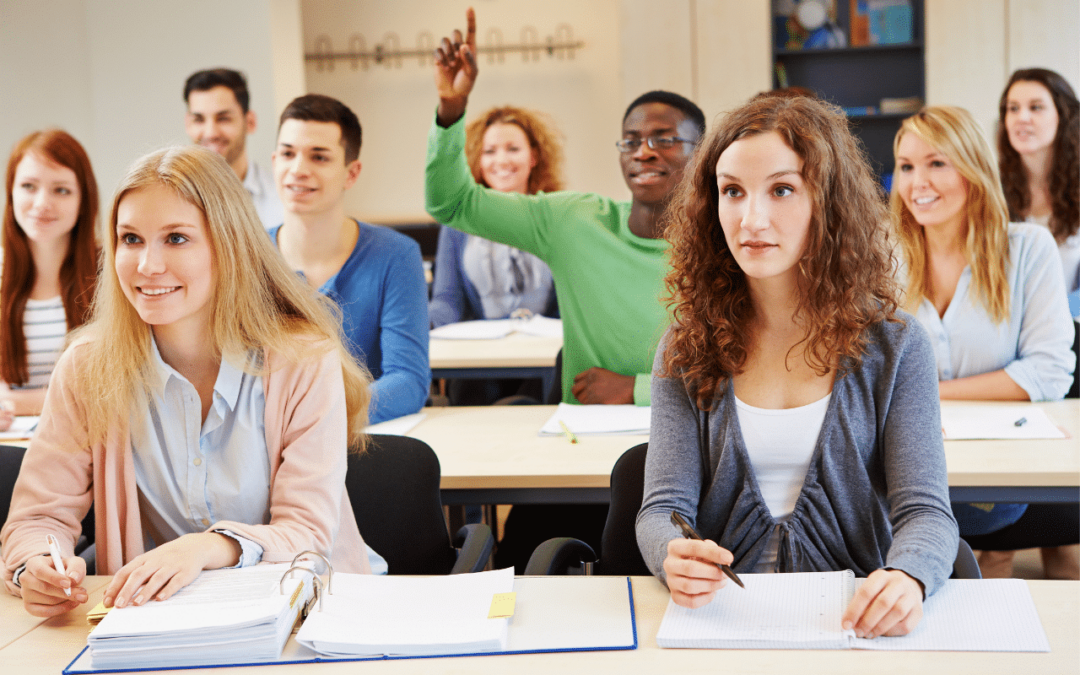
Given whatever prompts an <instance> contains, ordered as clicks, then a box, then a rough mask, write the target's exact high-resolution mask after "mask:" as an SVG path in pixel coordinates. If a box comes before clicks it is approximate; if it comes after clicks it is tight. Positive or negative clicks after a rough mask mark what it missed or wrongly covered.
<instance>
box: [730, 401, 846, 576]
mask: <svg viewBox="0 0 1080 675" xmlns="http://www.w3.org/2000/svg"><path fill="white" fill-rule="evenodd" d="M831 397H832V394H829V395H827V396H825V398H823V399H820V400H818V401H814V402H813V403H811V404H809V405H804V406H800V407H798V408H786V409H782V410H773V409H766V408H755V407H754V406H751V405H747V404H746V403H743V402H742V401H740V400H739V399H738V398H737V397H736V399H735V405H736V410H737V411H738V415H739V427H740V428H741V429H742V437H743V443H744V444H745V445H746V453H747V455H748V456H749V457H750V465H751V467H753V470H754V477H755V478H756V479H757V483H758V488H759V489H760V490H761V497H762V499H764V500H765V506H767V507H768V508H769V513H770V514H771V515H772V517H773V518H775V519H777V520H785V519H787V518H788V517H789V516H790V515H791V512H792V511H793V510H794V509H795V503H796V502H797V501H798V500H799V493H800V492H802V486H803V483H804V482H805V480H806V472H807V470H808V469H809V468H810V459H811V458H812V457H813V455H814V448H816V447H817V439H818V435H819V434H820V433H821V424H822V422H824V421H825V411H826V410H828V408H829V399H830V398H831ZM779 541H780V537H779V534H778V533H777V532H776V531H775V530H774V531H773V533H772V534H771V535H769V543H768V546H767V547H766V549H765V553H764V554H762V556H761V558H760V559H759V560H758V563H757V566H756V567H755V568H754V571H755V572H772V571H773V570H774V567H775V565H776V552H777V547H778V545H779Z"/></svg>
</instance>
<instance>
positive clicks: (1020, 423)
mask: <svg viewBox="0 0 1080 675" xmlns="http://www.w3.org/2000/svg"><path fill="white" fill-rule="evenodd" d="M1025 424H1027V418H1026V417H1021V418H1020V419H1018V420H1016V421H1015V422H1013V426H1014V427H1022V426H1024V425H1025Z"/></svg>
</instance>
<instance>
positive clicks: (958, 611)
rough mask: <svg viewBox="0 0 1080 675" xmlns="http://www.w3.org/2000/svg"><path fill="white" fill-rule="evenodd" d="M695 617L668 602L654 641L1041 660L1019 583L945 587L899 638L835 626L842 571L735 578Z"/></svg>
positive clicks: (1037, 631) (1038, 627) (845, 585)
mask: <svg viewBox="0 0 1080 675" xmlns="http://www.w3.org/2000/svg"><path fill="white" fill-rule="evenodd" d="M741 577H742V580H743V582H744V583H745V584H746V588H745V589H742V588H737V587H735V585H734V584H728V586H727V587H726V588H724V589H723V590H721V591H719V592H718V593H717V594H716V596H715V597H714V598H713V600H712V602H710V603H709V604H707V605H705V606H703V607H699V608H697V609H688V608H686V607H680V606H679V605H676V604H675V603H674V602H673V601H670V600H669V601H668V607H667V611H666V612H665V613H664V618H663V621H662V622H661V624H660V631H659V632H658V633H657V635H656V643H657V644H658V645H660V646H661V647H669V648H687V649H869V650H882V651H986V652H1048V651H1050V644H1049V642H1048V641H1047V639H1046V633H1045V632H1044V631H1043V627H1042V623H1041V622H1040V621H1039V614H1038V612H1037V611H1036V609H1035V603H1034V601H1032V599H1031V593H1030V592H1029V591H1028V587H1027V584H1026V582H1024V581H1023V580H1022V579H950V580H948V581H946V582H945V585H944V586H942V587H941V588H940V589H938V591H937V593H935V594H934V595H932V596H930V597H929V598H927V599H926V601H925V602H924V603H923V617H922V620H921V621H920V622H919V624H918V625H917V626H916V627H915V629H914V630H913V631H912V632H911V633H909V634H908V635H905V636H902V637H878V638H874V639H870V638H858V637H856V636H855V633H854V631H851V630H844V629H843V628H842V627H841V625H840V619H841V617H842V616H843V613H844V609H845V608H846V607H847V605H848V603H850V602H851V598H852V597H853V596H854V594H855V592H856V591H857V590H858V588H859V586H860V585H861V584H862V582H863V581H864V580H863V579H856V578H855V575H854V574H853V573H852V572H851V571H850V570H845V571H841V572H804V573H792V574H743V575H741Z"/></svg>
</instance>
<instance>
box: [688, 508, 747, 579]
mask: <svg viewBox="0 0 1080 675" xmlns="http://www.w3.org/2000/svg"><path fill="white" fill-rule="evenodd" d="M671 524H672V525H674V526H675V527H677V528H679V531H680V532H682V536H683V537H685V538H686V539H697V540H698V541H704V540H703V539H702V538H701V535H700V534H698V533H697V532H696V531H695V530H694V528H692V527H690V523H688V522H686V519H685V518H683V517H682V516H680V515H679V514H678V512H677V511H672V512H671ZM714 564H715V565H716V566H717V567H719V568H720V571H721V572H723V573H724V574H726V575H728V577H730V578H731V580H732V581H734V582H735V583H737V584H739V587H740V588H746V585H745V584H743V582H742V579H740V578H739V575H737V574H735V570H733V569H731V567H729V566H728V565H721V564H720V563H714Z"/></svg>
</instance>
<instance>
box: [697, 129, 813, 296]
mask: <svg viewBox="0 0 1080 675" xmlns="http://www.w3.org/2000/svg"><path fill="white" fill-rule="evenodd" d="M802 167H803V161H802V158H801V157H799V155H798V154H796V152H795V151H794V150H792V149H791V148H789V147H788V146H787V144H786V143H784V140H783V138H781V137H780V134H778V133H776V132H775V131H770V132H767V133H762V134H756V135H753V136H747V137H745V138H742V139H740V140H737V141H735V142H734V143H732V144H731V145H729V146H728V147H727V149H725V150H724V152H723V153H721V154H720V159H719V161H718V162H717V163H716V184H717V187H718V188H719V191H720V199H719V202H718V203H717V211H718V213H719V215H720V226H721V227H722V228H723V230H724V239H725V240H726V241H727V245H728V249H730V251H731V254H732V255H733V256H734V258H735V261H736V262H737V263H738V264H739V268H740V269H742V271H743V273H744V274H746V276H747V277H748V279H749V280H750V282H751V284H752V285H753V283H755V281H764V280H782V281H784V282H785V283H787V284H789V285H791V286H792V287H794V284H795V283H796V281H797V273H798V263H799V261H800V260H801V259H802V257H803V252H804V251H805V250H806V241H807V238H808V236H809V233H810V217H811V215H812V213H813V206H812V200H811V198H810V188H809V186H808V185H807V184H806V182H805V181H804V180H803V176H802Z"/></svg>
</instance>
